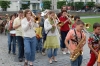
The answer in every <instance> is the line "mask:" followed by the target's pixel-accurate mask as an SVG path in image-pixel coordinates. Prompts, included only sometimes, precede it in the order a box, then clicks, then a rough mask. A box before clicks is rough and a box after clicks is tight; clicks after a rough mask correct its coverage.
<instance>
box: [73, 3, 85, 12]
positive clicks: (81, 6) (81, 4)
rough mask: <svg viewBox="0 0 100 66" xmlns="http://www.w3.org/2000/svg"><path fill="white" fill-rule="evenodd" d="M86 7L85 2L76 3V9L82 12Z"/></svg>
mask: <svg viewBox="0 0 100 66" xmlns="http://www.w3.org/2000/svg"><path fill="white" fill-rule="evenodd" d="M83 7H84V2H75V8H76V9H77V10H80V9H82V8H83Z"/></svg>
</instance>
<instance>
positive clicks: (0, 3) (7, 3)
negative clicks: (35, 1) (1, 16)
mask: <svg viewBox="0 0 100 66" xmlns="http://www.w3.org/2000/svg"><path fill="white" fill-rule="evenodd" d="M10 4H11V2H10V1H0V6H1V8H2V10H3V11H7V8H10Z"/></svg>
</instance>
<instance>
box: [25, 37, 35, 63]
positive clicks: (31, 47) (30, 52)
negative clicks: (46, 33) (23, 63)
mask: <svg viewBox="0 0 100 66" xmlns="http://www.w3.org/2000/svg"><path fill="white" fill-rule="evenodd" d="M36 44H37V39H36V37H32V38H29V37H24V50H25V59H26V60H27V61H31V62H33V61H34V60H35V51H36Z"/></svg>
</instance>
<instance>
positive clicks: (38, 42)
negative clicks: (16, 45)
mask: <svg viewBox="0 0 100 66" xmlns="http://www.w3.org/2000/svg"><path fill="white" fill-rule="evenodd" d="M36 51H39V52H41V51H42V38H40V39H37V44H36Z"/></svg>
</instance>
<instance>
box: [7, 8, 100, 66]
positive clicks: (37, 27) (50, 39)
mask: <svg viewBox="0 0 100 66" xmlns="http://www.w3.org/2000/svg"><path fill="white" fill-rule="evenodd" d="M43 13H44V14H43V16H41V12H38V13H37V14H36V15H35V14H34V13H32V11H31V10H29V9H26V10H25V11H19V12H18V14H12V15H11V16H10V17H9V19H10V20H9V21H7V23H6V25H5V29H6V30H7V36H8V54H10V53H11V52H12V53H13V55H16V43H17V44H18V59H19V62H22V61H23V58H24V57H25V60H24V62H25V63H24V66H28V63H29V65H30V66H33V61H34V60H35V54H36V53H41V54H42V55H46V54H47V56H48V59H49V63H50V64H52V62H53V61H55V62H57V58H56V56H57V51H58V49H59V48H61V51H62V53H63V54H70V55H72V58H73V56H75V54H76V53H75V51H78V52H79V55H78V57H77V58H76V59H75V60H74V61H73V60H72V59H70V60H71V66H81V64H82V57H83V56H82V52H83V47H84V45H85V44H86V35H85V32H84V30H83V29H84V26H85V24H84V22H83V21H82V20H81V19H80V17H79V16H77V15H76V16H74V18H73V19H74V23H73V22H72V21H71V18H70V17H69V16H68V12H67V9H66V6H63V7H62V8H61V12H60V13H59V14H58V15H56V13H55V12H54V11H52V10H45V11H44V12H43ZM60 24H62V26H59V25H60ZM83 40H84V41H83ZM81 41H83V42H81ZM11 45H12V46H11ZM78 45H79V47H78ZM88 46H89V48H90V60H89V62H88V63H87V66H93V65H94V64H95V62H98V66H100V52H99V50H100V23H97V22H96V23H94V24H93V33H92V34H91V35H90V37H89V38H88ZM77 49H78V50H77ZM46 51H47V52H46ZM96 60H97V61H96Z"/></svg>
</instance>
